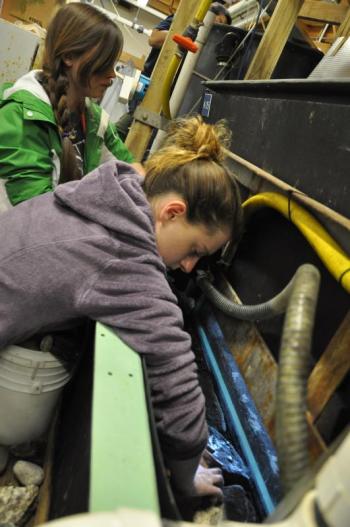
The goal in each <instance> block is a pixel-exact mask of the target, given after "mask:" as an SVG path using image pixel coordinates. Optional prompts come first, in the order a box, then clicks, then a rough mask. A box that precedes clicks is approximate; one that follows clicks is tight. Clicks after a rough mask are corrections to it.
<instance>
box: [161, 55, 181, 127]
mask: <svg viewBox="0 0 350 527" xmlns="http://www.w3.org/2000/svg"><path fill="white" fill-rule="evenodd" d="M181 58H182V57H181V55H180V54H179V53H175V54H174V55H173V56H172V58H171V61H170V64H169V67H168V69H167V72H166V74H165V79H164V83H163V90H162V101H163V106H162V109H163V114H164V116H165V117H166V118H167V119H171V114H170V106H169V100H170V90H171V85H172V82H173V79H174V77H175V75H176V72H177V69H178V67H179V65H180V62H181Z"/></svg>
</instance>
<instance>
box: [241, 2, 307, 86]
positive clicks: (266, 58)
mask: <svg viewBox="0 0 350 527" xmlns="http://www.w3.org/2000/svg"><path fill="white" fill-rule="evenodd" d="M302 3H303V0H279V1H278V3H277V5H276V7H275V10H274V12H273V15H272V17H271V20H270V22H269V24H268V26H267V30H266V31H265V33H264V36H263V38H262V39H261V41H260V44H259V46H258V49H257V50H256V53H255V55H254V57H253V60H252V62H251V63H250V66H249V68H248V71H247V73H246V76H245V79H270V77H271V75H272V72H273V70H274V69H275V67H276V64H277V62H278V59H279V58H280V56H281V53H282V51H283V48H284V46H285V44H286V42H287V40H288V37H289V34H290V32H291V30H292V28H293V26H294V24H295V22H296V20H297V16H298V13H299V10H300V7H301V5H302Z"/></svg>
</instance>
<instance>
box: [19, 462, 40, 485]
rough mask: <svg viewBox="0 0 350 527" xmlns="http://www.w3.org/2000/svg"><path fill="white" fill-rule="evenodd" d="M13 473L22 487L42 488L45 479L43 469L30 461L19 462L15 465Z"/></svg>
mask: <svg viewBox="0 0 350 527" xmlns="http://www.w3.org/2000/svg"><path fill="white" fill-rule="evenodd" d="M13 473H14V475H15V476H16V478H17V479H18V481H19V482H20V483H21V484H22V485H38V486H40V485H41V484H42V482H43V479H44V471H43V469H42V468H41V467H40V466H39V465H36V464H35V463H30V462H29V461H17V462H16V463H15V464H14V467H13Z"/></svg>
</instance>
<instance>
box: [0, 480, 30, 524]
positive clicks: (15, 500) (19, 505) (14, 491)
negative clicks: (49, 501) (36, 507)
mask: <svg viewBox="0 0 350 527" xmlns="http://www.w3.org/2000/svg"><path fill="white" fill-rule="evenodd" d="M38 492H39V488H38V487H36V486H35V485H29V486H28V487H14V486H8V487H0V523H14V524H15V525H17V524H19V523H20V522H21V521H22V520H23V518H25V516H26V514H27V513H28V512H29V510H30V508H31V506H32V504H33V502H34V500H35V498H36V497H37V495H38Z"/></svg>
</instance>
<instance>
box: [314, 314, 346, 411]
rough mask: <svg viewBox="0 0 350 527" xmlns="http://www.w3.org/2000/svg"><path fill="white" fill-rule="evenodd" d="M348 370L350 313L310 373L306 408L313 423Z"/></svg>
mask: <svg viewBox="0 0 350 527" xmlns="http://www.w3.org/2000/svg"><path fill="white" fill-rule="evenodd" d="M349 369H350V311H349V312H348V313H347V315H346V316H345V318H344V320H343V322H342V323H341V324H340V326H339V328H338V329H337V331H336V332H335V334H334V336H333V338H332V339H331V341H330V343H329V344H328V346H327V348H326V350H325V352H324V353H323V354H322V356H321V357H320V359H319V361H318V362H317V364H316V365H315V367H314V369H313V370H312V372H311V375H310V377H309V383H308V406H309V410H310V412H311V414H312V417H313V420H314V421H315V420H316V419H317V417H318V416H319V415H320V413H321V412H322V410H323V409H324V407H325V406H326V404H327V402H328V401H329V399H330V398H331V396H332V395H333V393H334V392H335V390H336V389H337V388H338V386H339V385H340V383H341V382H342V380H343V379H344V378H345V376H346V374H347V373H348V371H349Z"/></svg>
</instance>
